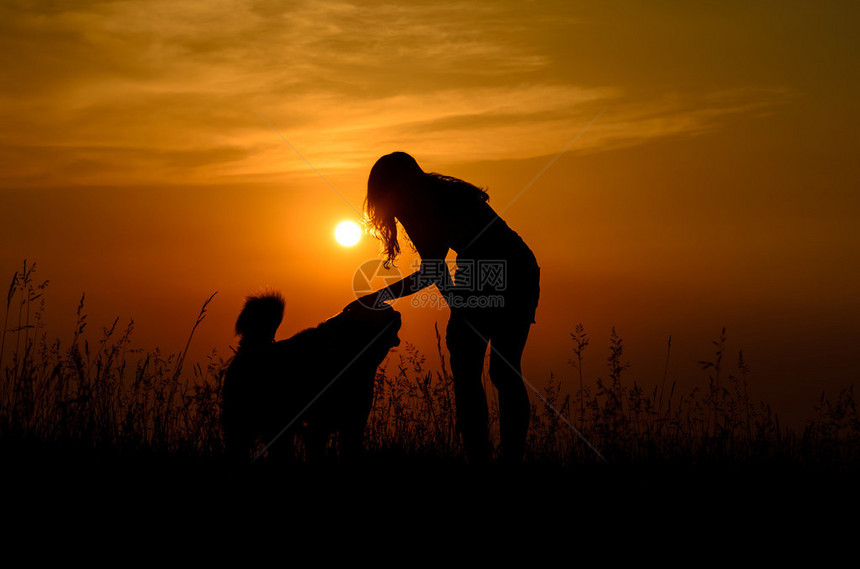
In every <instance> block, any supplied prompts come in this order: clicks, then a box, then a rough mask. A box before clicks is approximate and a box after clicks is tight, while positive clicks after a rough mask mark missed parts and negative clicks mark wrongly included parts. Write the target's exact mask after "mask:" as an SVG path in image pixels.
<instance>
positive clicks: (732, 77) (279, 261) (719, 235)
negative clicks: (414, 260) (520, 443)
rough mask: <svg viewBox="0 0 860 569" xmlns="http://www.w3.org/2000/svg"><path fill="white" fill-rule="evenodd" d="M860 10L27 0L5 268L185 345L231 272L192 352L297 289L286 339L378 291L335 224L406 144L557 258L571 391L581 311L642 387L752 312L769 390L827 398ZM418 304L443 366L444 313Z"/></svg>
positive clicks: (8, 167)
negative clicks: (363, 292)
mask: <svg viewBox="0 0 860 569" xmlns="http://www.w3.org/2000/svg"><path fill="white" fill-rule="evenodd" d="M646 5H647V6H648V7H647V8H645V7H644V6H646ZM858 12H860V8H858V5H857V4H856V3H852V2H824V3H807V2H785V1H781V2H756V3H747V2H721V3H701V2H694V3H690V2H668V1H663V2H649V3H642V2H635V1H629V2H585V3H570V2H494V3H491V4H485V5H478V4H473V3H466V2H464V3H447V4H441V3H438V2H426V3H424V2H410V3H403V4H402V5H397V4H394V3H380V4H376V3H361V4H352V3H349V2H266V1H260V2H250V1H239V0H227V1H223V2H210V1H199V2H174V1H153V2H149V1H135V2H108V1H92V2H53V3H52V2H36V3H33V2H4V3H3V5H2V7H0V28H2V29H0V42H2V49H0V59H2V66H0V69H2V75H0V78H1V79H0V81H2V91H0V93H1V94H0V97H2V99H0V101H2V103H0V119H2V122H0V124H2V125H3V126H2V129H0V165H2V172H3V176H2V178H0V277H2V278H3V279H4V280H6V279H9V278H11V275H12V272H13V271H15V270H16V269H17V268H18V267H19V266H20V264H21V262H22V261H23V259H24V258H26V259H28V260H32V261H36V262H37V263H38V264H39V273H40V275H41V277H42V278H50V279H51V281H52V285H51V288H50V289H49V295H48V319H49V321H51V322H53V323H54V324H55V325H56V326H58V327H62V326H63V325H65V323H67V322H68V321H69V320H70V319H71V318H72V316H73V313H74V309H75V307H76V304H77V300H78V299H79V297H80V294H81V292H84V291H85V292H86V294H87V298H88V305H89V312H90V322H91V324H92V325H93V327H94V328H96V329H98V327H100V326H102V325H107V324H109V323H110V322H112V321H113V318H114V317H115V316H119V317H120V318H121V319H122V320H127V319H128V318H130V317H133V318H134V319H135V322H136V325H137V335H136V337H137V339H138V342H139V344H140V345H143V346H145V347H149V346H154V345H158V346H160V347H161V348H162V349H163V350H168V351H178V350H179V349H181V347H182V345H183V344H184V338H185V336H186V335H187V333H188V331H189V330H190V327H191V325H192V324H193V322H194V318H195V315H196V312H197V310H198V308H199V304H200V303H201V302H202V301H203V300H204V299H205V298H206V297H208V295H209V294H211V293H212V292H213V291H216V290H217V291H219V294H218V296H216V298H215V300H214V301H213V304H212V305H211V306H210V311H209V317H208V320H207V322H206V323H205V324H204V325H203V327H202V328H201V330H200V336H199V337H198V338H197V339H196V340H195V347H196V348H198V349H199V350H200V351H201V353H205V351H206V350H207V349H209V348H211V347H216V348H217V349H218V350H219V352H221V353H222V354H224V355H227V354H228V353H229V350H228V349H227V346H228V345H229V344H230V343H231V342H232V341H233V338H232V336H231V326H232V321H233V319H234V318H235V315H236V312H237V311H238V308H239V307H240V305H241V299H242V296H243V295H244V294H246V293H248V292H249V291H251V290H253V289H255V288H258V287H260V286H263V285H271V286H274V287H277V288H280V289H282V290H283V291H284V292H285V293H286V295H287V300H288V307H287V311H288V313H287V318H286V322H285V324H284V326H283V327H282V329H281V334H280V336H281V337H285V336H287V335H289V334H291V333H293V332H295V331H297V330H299V329H302V328H304V327H307V326H309V325H312V324H315V323H316V322H318V321H320V320H322V319H324V318H325V317H327V316H329V315H330V314H332V313H333V312H336V311H337V310H339V309H340V308H341V307H342V306H343V305H345V304H346V303H348V302H349V301H350V300H352V298H353V296H352V292H351V284H352V276H353V273H354V271H355V270H356V268H357V267H358V266H359V265H360V264H361V263H362V262H363V261H365V260H367V259H371V258H374V257H375V256H376V254H377V252H378V248H379V247H378V244H377V243H375V242H372V241H370V240H367V239H365V240H364V241H363V242H362V243H360V244H359V245H358V246H356V247H354V248H351V249H344V248H342V247H340V246H338V245H337V244H336V243H335V242H334V240H333V237H332V232H333V230H334V227H335V225H336V224H337V223H338V222H339V221H341V220H343V219H349V218H351V217H355V213H354V211H353V210H352V208H351V207H350V205H348V203H349V204H352V205H353V206H355V207H360V204H361V202H362V200H363V196H364V191H365V183H366V179H367V174H368V171H369V169H370V167H371V166H372V164H373V162H374V161H375V160H376V158H378V157H379V156H380V155H382V154H385V153H388V152H390V151H393V150H405V151H407V152H410V153H411V154H413V155H414V156H415V157H416V158H417V159H418V161H419V163H420V164H421V165H422V166H423V167H424V168H425V170H432V171H437V172H441V173H444V174H449V175H454V176H458V177H462V178H465V179H467V180H469V181H471V182H473V183H475V184H477V185H480V186H482V187H485V188H487V189H488V191H489V194H490V196H491V201H490V203H491V205H493V206H494V207H495V208H496V210H497V211H502V210H504V215H503V217H505V219H506V220H507V221H508V222H509V224H510V225H511V226H512V227H513V228H514V229H515V230H516V231H518V232H519V233H520V234H521V235H522V236H523V237H524V238H525V239H526V241H527V242H528V243H529V244H530V245H531V247H532V249H533V250H534V251H535V253H536V255H537V257H538V261H539V263H540V264H541V267H542V279H543V281H542V298H541V305H540V308H539V310H538V316H537V320H538V324H537V325H536V326H535V327H534V329H533V332H532V337H531V340H530V344H529V346H528V347H527V351H526V355H525V362H524V363H525V372H526V375H527V377H529V378H531V379H532V381H533V382H534V383H535V384H538V385H540V384H542V382H544V381H545V380H546V378H548V377H549V373H550V372H553V373H555V375H556V377H559V378H562V379H563V380H564V379H566V378H569V379H571V380H572V378H573V370H572V368H570V366H569V365H568V364H567V361H568V358H569V355H570V342H569V336H568V333H569V332H570V331H572V329H573V327H574V325H575V324H576V323H577V322H580V321H581V322H583V323H584V324H585V326H586V328H587V330H588V331H589V332H590V333H591V335H592V337H593V340H592V345H591V346H590V347H589V352H587V354H586V358H587V361H588V362H589V363H590V366H591V367H590V369H588V370H587V371H588V376H589V377H590V378H591V379H593V378H595V377H596V376H598V375H603V376H604V377H605V375H606V373H605V367H604V363H605V358H606V355H607V351H608V346H607V339H608V336H609V329H610V327H611V326H616V327H617V329H618V331H619V333H620V334H621V336H622V337H624V338H625V344H626V349H627V353H628V355H629V359H630V361H631V362H632V364H633V367H632V368H631V369H630V371H629V375H628V378H629V379H630V380H633V379H637V380H638V381H640V382H642V383H644V384H646V385H648V384H653V382H654V381H656V380H657V379H658V378H659V377H661V376H662V365H663V355H664V352H665V343H666V339H667V337H668V336H669V335H670V334H671V335H672V337H673V350H674V352H673V361H672V368H671V372H672V375H673V376H676V377H677V379H679V380H682V381H684V382H685V384H686V385H690V386H692V385H694V384H695V382H696V381H699V380H702V381H703V380H704V375H703V374H702V373H701V372H700V371H698V369H697V366H696V361H697V360H700V359H706V358H707V357H709V356H710V351H711V348H710V340H711V339H713V338H715V337H716V335H717V334H718V333H719V330H720V328H721V327H723V326H726V327H727V328H728V335H729V348H730V351H732V353H736V350H737V349H738V348H743V349H744V353H745V355H746V357H747V358H748V360H749V362H750V365H751V367H752V371H753V375H752V380H753V382H754V383H753V390H754V393H755V394H757V395H760V396H762V397H764V398H766V399H767V400H768V401H771V402H773V403H774V404H775V405H777V406H778V408H780V409H784V412H785V413H786V414H787V415H789V416H797V417H800V416H803V415H804V413H807V412H808V411H810V410H811V407H812V405H813V403H814V401H815V399H816V397H817V395H818V394H819V393H820V392H821V390H822V389H826V390H828V392H829V393H833V392H834V390H835V389H836V388H837V387H838V386H841V385H846V384H848V383H851V382H855V381H857V380H858V370H860V366H858V364H857V363H856V361H855V359H854V357H853V354H854V352H856V350H857V348H858V347H860V332H858V321H860V318H858V316H860V300H858V294H857V292H858V290H860V282H858V281H860V279H858V272H860V271H858V266H860V264H858V245H860V239H858V237H860V235H858V233H859V232H860V230H858V223H857V221H858V213H860V212H858V205H860V204H858V202H860V197H858V191H857V190H858V188H860V167H858V165H857V163H856V157H857V155H858V150H860V148H858V146H860V145H858V134H857V133H858V126H860V124H859V123H860V121H858V106H857V104H856V101H857V100H858V95H860V89H858V80H860V79H858V78H860V69H858V61H860V57H858V56H860V50H858V39H857V38H858V37H860V33H858V32H860V30H858V29H857V28H858V26H857V22H858V21H860V19H858V15H860V14H858ZM595 117H596V120H595ZM592 121H594V122H593V124H591V126H590V127H588V128H587V130H586V131H585V132H582V131H583V129H584V128H585V127H586V126H587V125H589V124H590V123H591V122H592ZM267 123H270V124H271V125H272V126H274V127H275V128H276V129H277V130H278V132H279V133H280V135H282V137H283V138H282V137H281V136H279V135H278V134H277V133H276V132H274V130H273V129H272V128H270V126H269V124H267ZM577 136H578V138H577ZM571 141H573V143H572V144H571ZM569 144H570V146H569V147H568V145H569ZM291 145H292V147H294V148H295V149H296V150H298V151H299V152H301V154H302V155H303V156H304V157H305V158H306V159H307V162H309V163H310V164H311V165H312V166H313V167H314V168H316V169H317V170H318V171H319V173H320V174H322V176H324V177H325V180H323V178H322V177H320V176H319V175H317V173H315V172H314V171H313V170H312V169H311V167H310V166H309V165H308V163H306V162H305V161H304V160H303V159H302V158H301V157H300V156H299V155H298V154H297V153H296V152H295V151H294V150H293V148H292V147H291ZM566 147H567V148H568V151H567V152H564V153H562V154H561V155H560V156H558V153H559V152H560V151H562V150H563V149H565V148H566ZM556 157H557V160H556V161H555V162H552V164H551V166H550V167H549V168H548V169H546V170H545V171H544V173H543V174H541V175H540V176H539V177H538V178H537V179H536V180H534V178H535V176H536V175H538V174H539V173H540V172H542V171H543V170H544V168H545V167H546V166H547V165H548V164H550V163H551V161H552V160H554V159H555V158H556ZM326 180H327V181H326ZM532 182H533V183H532ZM530 183H531V185H529V184H530ZM329 184H330V185H329ZM526 187H528V189H527V190H526V191H525V192H522V190H523V189H524V188H526ZM333 188H334V189H333ZM521 192H522V193H521ZM517 196H519V197H517ZM515 198H516V201H514V202H513V203H511V201H512V200H514V199H515ZM347 202H348V203H347ZM410 261H411V258H410V257H409V256H408V255H407V256H406V257H404V258H403V259H402V262H401V263H400V265H401V267H404V268H408V266H409V263H410ZM3 275H6V276H3ZM396 306H397V307H398V308H399V309H400V310H401V311H402V312H403V313H404V329H403V333H402V334H401V336H402V337H403V338H404V339H406V340H408V341H411V342H413V343H415V344H417V345H418V346H419V347H420V348H421V349H423V350H425V351H427V352H431V355H432V351H433V349H434V347H435V343H434V342H433V338H432V333H433V330H432V322H434V321H436V322H438V323H440V325H441V326H442V327H443V329H444V323H445V321H446V319H447V313H446V312H444V311H438V310H434V309H429V308H424V309H421V310H418V309H415V308H412V307H410V305H409V299H404V300H401V301H398V304H397V305H396ZM431 359H432V358H431ZM433 361H435V360H433ZM571 385H572V384H571Z"/></svg>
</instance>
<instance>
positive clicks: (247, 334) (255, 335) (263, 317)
mask: <svg viewBox="0 0 860 569" xmlns="http://www.w3.org/2000/svg"><path fill="white" fill-rule="evenodd" d="M283 319H284V297H282V296H281V293H279V292H277V291H265V292H262V293H260V294H257V295H253V296H249V297H247V298H245V306H244V307H243V308H242V312H240V313H239V318H237V319H236V334H237V335H238V336H240V337H241V340H240V341H239V347H240V348H242V347H252V346H260V345H266V344H271V343H272V342H273V341H274V340H275V332H276V331H277V330H278V326H280V325H281V321H282V320H283Z"/></svg>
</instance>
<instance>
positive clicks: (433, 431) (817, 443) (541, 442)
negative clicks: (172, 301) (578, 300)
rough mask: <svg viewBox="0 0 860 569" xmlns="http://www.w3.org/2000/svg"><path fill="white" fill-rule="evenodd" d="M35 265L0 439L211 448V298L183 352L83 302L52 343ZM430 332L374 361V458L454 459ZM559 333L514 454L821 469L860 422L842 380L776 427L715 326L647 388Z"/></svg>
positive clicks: (615, 359)
mask: <svg viewBox="0 0 860 569" xmlns="http://www.w3.org/2000/svg"><path fill="white" fill-rule="evenodd" d="M35 274H36V267H35V265H32V264H27V263H26V262H25V263H24V265H23V267H22V270H21V271H17V272H15V274H14V275H13V278H12V281H11V284H10V286H9V289H8V292H7V301H6V309H5V312H4V314H3V323H4V325H3V331H2V335H0V448H8V447H9V446H10V445H15V444H24V445H27V444H46V443H47V444H52V445H60V446H63V447H66V448H83V449H98V450H105V451H109V452H115V453H120V454H129V455H135V456H139V455H149V454H153V455H159V456H184V457H201V458H213V459H217V458H219V457H220V456H221V455H222V453H223V441H222V436H221V428H220V408H221V406H220V396H221V386H222V381H223V378H224V372H225V370H226V367H227V365H228V364H229V359H227V360H225V359H222V358H219V357H218V354H217V352H216V351H215V350H212V351H211V352H210V353H209V355H208V356H207V358H206V361H205V362H204V363H203V364H201V363H194V364H193V365H189V364H188V363H187V362H186V356H187V353H188V350H189V346H190V344H191V341H192V338H193V336H194V332H195V331H196V330H197V328H198V326H200V325H201V324H202V323H203V321H204V318H205V315H206V310H207V306H208V305H209V303H210V301H211V300H212V297H209V298H208V299H207V300H206V301H205V302H204V303H203V306H202V308H201V310H200V312H199V314H198V317H197V320H196V322H195V323H194V324H193V326H192V328H191V331H190V334H189V338H188V341H187V343H186V345H185V347H184V349H183V351H181V352H180V353H165V352H162V351H161V350H159V349H156V350H154V351H142V350H140V349H138V348H134V347H133V345H132V337H133V333H134V322H133V321H129V322H128V323H127V324H126V325H125V326H120V323H119V320H118V319H117V320H115V321H114V322H113V323H112V324H111V325H110V326H109V327H105V328H102V330H101V331H100V332H99V333H98V334H97V335H96V336H95V337H93V335H92V334H91V330H90V326H89V324H88V322H87V315H86V311H85V306H86V305H85V299H84V297H83V296H82V297H81V300H80V303H79V304H78V307H77V318H76V323H75V326H74V329H73V330H72V331H71V332H72V334H71V340H70V341H69V343H68V344H67V345H64V344H62V343H61V342H60V340H56V339H54V340H50V339H49V338H48V337H47V334H46V332H45V322H44V313H45V298H44V294H45V290H46V288H47V286H48V281H38V280H37V279H36V278H35ZM213 296H214V295H213ZM436 340H437V346H436V347H437V350H436V352H437V354H436V355H435V356H436V357H438V361H435V357H434V361H433V362H432V363H430V362H428V361H427V357H426V355H425V354H423V353H421V352H420V351H419V350H418V349H417V348H416V347H415V346H413V345H412V344H410V343H408V342H404V344H403V345H402V347H401V348H400V349H399V350H398V351H397V352H392V353H391V354H390V355H389V357H388V359H387V360H386V362H385V363H384V365H383V366H381V367H380V369H379V371H378V374H377V384H376V393H375V399H374V404H373V408H372V411H371V415H370V419H369V421H368V425H367V430H366V433H365V435H366V436H365V441H366V447H367V450H368V452H369V453H370V454H371V455H374V454H389V455H390V454H392V453H393V454H394V455H396V456H406V455H418V456H423V457H429V458H436V459H456V460H460V459H461V457H462V447H461V444H460V440H459V436H458V433H457V429H456V424H455V421H454V416H455V413H454V409H455V407H454V406H455V401H454V389H453V380H452V377H451V373H450V371H449V369H448V365H447V362H446V360H445V353H444V351H443V349H442V345H441V338H440V335H439V331H438V329H437V330H436ZM571 340H572V356H573V357H572V358H571V360H570V364H572V366H573V368H574V370H575V376H574V377H572V378H570V379H564V380H562V379H558V378H557V377H556V376H555V375H552V376H551V377H550V378H548V381H546V382H544V383H545V386H544V387H543V389H541V390H535V393H534V397H532V401H533V403H532V405H531V422H530V430H529V436H528V445H527V449H528V450H527V456H526V460H527V461H530V462H541V463H549V464H554V465H560V466H564V467H570V466H577V465H586V464H596V463H600V462H604V461H605V462H609V463H614V464H672V463H676V462H684V463H690V464H693V463H712V464H728V465H747V464H764V463H769V462H778V461H792V462H794V463H797V464H803V465H812V466H826V467H828V468H850V467H854V466H856V465H857V463H858V458H860V455H858V451H860V418H858V414H857V408H856V403H855V398H854V391H853V388H851V387H849V388H846V389H844V390H842V391H841V392H840V393H839V394H838V395H837V396H836V398H835V400H831V399H829V398H827V397H825V396H824V395H822V396H821V398H820V400H819V401H818V403H817V406H816V407H815V409H816V415H815V418H814V419H812V420H810V421H809V422H808V423H807V424H806V425H805V427H804V428H802V429H792V428H788V427H785V426H782V425H781V424H780V422H779V418H778V415H777V414H776V413H774V412H773V410H772V409H771V408H770V406H769V405H767V404H766V403H765V402H761V401H754V400H752V399H751V398H750V395H749V381H750V370H749V367H748V365H747V363H746V360H745V359H744V355H743V352H738V353H737V356H736V357H735V358H734V359H733V360H732V362H731V363H730V356H729V354H728V353H727V350H726V343H727V338H726V334H725V330H723V331H722V332H721V333H720V334H719V335H718V337H717V339H716V340H714V342H713V346H712V347H713V357H711V358H709V359H708V360H706V361H701V362H699V363H700V365H701V368H702V377H699V378H693V380H694V383H697V385H696V386H695V387H693V388H692V389H690V390H688V391H686V392H684V393H681V390H680V389H679V387H678V381H676V380H673V379H671V377H670V374H669V367H670V366H669V363H670V355H671V338H670V339H669V342H668V345H667V351H666V365H665V369H664V373H663V377H662V379H661V381H660V382H659V385H645V384H640V383H639V382H637V381H636V380H635V379H633V378H631V377H630V375H631V374H632V372H633V369H634V368H633V367H632V366H631V364H630V362H628V361H627V360H626V358H625V353H624V349H625V346H624V341H623V339H622V338H621V336H620V335H618V334H617V333H616V331H615V330H614V329H612V330H611V332H610V336H609V346H608V351H607V352H605V355H603V356H599V355H597V356H593V355H592V353H591V351H594V350H593V349H592V350H591V351H589V349H588V348H589V347H590V346H591V344H592V341H591V338H590V336H589V334H588V333H587V332H586V330H585V328H584V327H583V326H582V324H577V325H576V326H575V327H574V332H573V333H572V334H571ZM590 357H603V358H605V361H606V374H605V375H601V376H599V377H594V378H591V377H587V376H586V375H585V373H584V371H583V362H584V361H585V360H586V359H587V358H590ZM530 379H532V381H529V382H528V383H529V385H532V384H533V383H534V381H533V378H530ZM484 383H485V388H486V390H487V392H488V395H489V398H490V411H491V413H490V414H491V432H492V433H493V436H494V437H495V438H496V439H497V438H498V405H497V403H496V397H495V391H494V388H493V387H492V383H491V382H490V381H489V378H487V377H486V376H485V377H484ZM686 383H689V378H688V381H687V382H686Z"/></svg>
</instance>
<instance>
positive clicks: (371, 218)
mask: <svg viewBox="0 0 860 569" xmlns="http://www.w3.org/2000/svg"><path fill="white" fill-rule="evenodd" d="M419 191H427V192H430V194H431V197H432V198H433V199H434V201H436V203H440V202H445V203H452V202H453V203H452V205H453V207H454V208H457V207H459V206H462V205H466V204H468V202H471V201H473V200H474V201H480V202H486V201H488V200H489V199H490V196H488V195H487V192H485V191H484V190H482V189H481V188H479V187H477V186H474V185H472V184H470V183H468V182H465V181H463V180H461V179H459V178H454V177H452V176H443V175H442V174H436V173H434V172H424V171H423V170H422V169H421V167H420V166H418V162H416V161H415V159H414V158H413V157H412V156H410V155H409V154H406V153H405V152H393V153H391V154H386V155H385V156H383V157H382V158H380V159H379V160H377V161H376V164H374V165H373V168H371V170H370V176H369V178H368V180H367V198H365V200H364V211H365V214H366V215H367V222H368V225H369V226H370V229H371V231H372V232H373V234H374V235H375V236H376V237H377V238H379V239H380V240H381V241H382V246H383V247H382V252H383V255H384V256H385V260H384V261H383V264H384V266H385V267H386V268H390V267H392V266H393V265H394V260H395V259H396V258H397V256H398V255H399V254H400V243H399V242H398V240H397V219H396V218H395V211H396V209H397V207H398V205H399V204H400V203H403V201H405V200H409V199H410V193H414V192H419Z"/></svg>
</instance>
